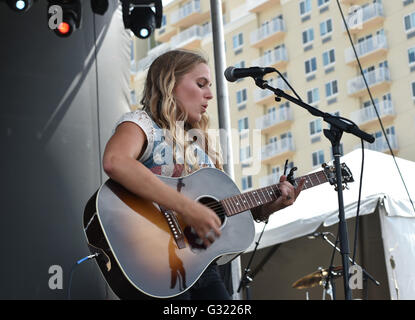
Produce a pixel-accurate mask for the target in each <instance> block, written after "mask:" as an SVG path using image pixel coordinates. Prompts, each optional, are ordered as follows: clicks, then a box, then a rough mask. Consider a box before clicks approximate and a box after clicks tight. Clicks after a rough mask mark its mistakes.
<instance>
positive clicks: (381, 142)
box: [364, 134, 399, 152]
mask: <svg viewBox="0 0 415 320" xmlns="http://www.w3.org/2000/svg"><path fill="white" fill-rule="evenodd" d="M387 136H388V141H389V144H390V146H391V148H392V150H393V151H396V150H398V148H399V146H398V137H397V136H396V135H395V134H387ZM364 146H365V148H366V149H369V150H373V151H379V152H388V151H389V147H388V143H387V142H386V139H385V137H384V136H381V137H380V138H377V139H376V140H375V142H373V143H366V142H365V143H364Z"/></svg>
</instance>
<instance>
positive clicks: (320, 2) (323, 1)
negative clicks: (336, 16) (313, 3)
mask: <svg viewBox="0 0 415 320" xmlns="http://www.w3.org/2000/svg"><path fill="white" fill-rule="evenodd" d="M329 2H330V0H318V1H317V5H318V7H322V6H324V5H325V4H328V3H329Z"/></svg>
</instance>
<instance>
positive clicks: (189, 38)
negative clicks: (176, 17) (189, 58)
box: [170, 25, 211, 50]
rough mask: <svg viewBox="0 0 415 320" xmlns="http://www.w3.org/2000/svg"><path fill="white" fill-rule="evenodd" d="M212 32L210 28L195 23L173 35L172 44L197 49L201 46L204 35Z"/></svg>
mask: <svg viewBox="0 0 415 320" xmlns="http://www.w3.org/2000/svg"><path fill="white" fill-rule="evenodd" d="M210 32H211V29H209V28H206V27H202V26H198V25H194V26H192V27H190V28H188V29H186V30H183V31H182V32H180V33H179V34H177V35H175V36H174V37H172V38H171V41H170V44H171V46H172V47H173V48H180V49H187V50H195V49H198V48H200V44H201V42H202V39H203V37H204V36H205V35H207V34H209V33H210Z"/></svg>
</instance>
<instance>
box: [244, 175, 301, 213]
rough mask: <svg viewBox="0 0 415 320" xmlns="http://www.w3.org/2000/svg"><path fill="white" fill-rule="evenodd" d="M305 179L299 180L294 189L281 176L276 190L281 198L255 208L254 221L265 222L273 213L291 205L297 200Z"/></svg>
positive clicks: (253, 211) (284, 177)
mask: <svg viewBox="0 0 415 320" xmlns="http://www.w3.org/2000/svg"><path fill="white" fill-rule="evenodd" d="M304 183H305V179H301V180H300V181H299V183H298V185H297V187H296V188H295V187H294V186H293V185H292V184H291V183H289V182H288V180H287V177H286V176H281V178H280V183H279V184H278V188H279V190H280V193H281V196H280V197H278V199H277V200H275V201H274V202H271V203H268V204H265V205H263V206H261V207H259V208H255V209H253V210H251V211H252V214H253V216H254V218H255V219H256V220H261V221H265V220H266V219H268V217H269V216H270V215H271V214H272V213H274V212H275V211H278V210H281V209H283V208H286V207H288V206H290V205H292V204H293V203H294V202H295V200H297V197H298V195H299V194H300V192H301V190H302V189H303V186H304Z"/></svg>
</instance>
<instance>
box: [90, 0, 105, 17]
mask: <svg viewBox="0 0 415 320" xmlns="http://www.w3.org/2000/svg"><path fill="white" fill-rule="evenodd" d="M91 9H92V12H94V13H96V14H100V15H101V16H103V15H104V14H105V12H107V10H108V0H91Z"/></svg>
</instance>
